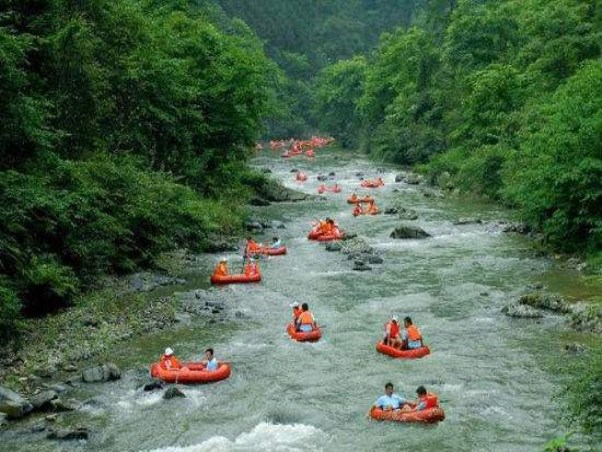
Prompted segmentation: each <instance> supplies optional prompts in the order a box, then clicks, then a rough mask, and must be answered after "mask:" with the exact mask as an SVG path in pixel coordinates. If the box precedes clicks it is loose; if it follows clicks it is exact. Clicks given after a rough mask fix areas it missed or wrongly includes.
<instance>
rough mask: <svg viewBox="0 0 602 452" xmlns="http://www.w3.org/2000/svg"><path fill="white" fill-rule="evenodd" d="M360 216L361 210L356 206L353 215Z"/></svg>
mask: <svg viewBox="0 0 602 452" xmlns="http://www.w3.org/2000/svg"><path fill="white" fill-rule="evenodd" d="M361 214H362V208H361V207H360V205H359V204H356V205H355V207H354V208H353V215H354V216H358V215H361Z"/></svg>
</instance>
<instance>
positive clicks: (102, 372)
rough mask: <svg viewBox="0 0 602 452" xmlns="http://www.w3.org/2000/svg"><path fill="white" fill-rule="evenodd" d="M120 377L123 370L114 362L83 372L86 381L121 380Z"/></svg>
mask: <svg viewBox="0 0 602 452" xmlns="http://www.w3.org/2000/svg"><path fill="white" fill-rule="evenodd" d="M120 378H121V371H120V370H119V368H118V367H117V366H116V365H115V364H112V363H107V364H103V365H102V366H96V367H90V368H89V369H86V370H84V371H83V372H82V381H83V382H84V383H101V382H103V383H104V382H107V381H112V380H119V379H120Z"/></svg>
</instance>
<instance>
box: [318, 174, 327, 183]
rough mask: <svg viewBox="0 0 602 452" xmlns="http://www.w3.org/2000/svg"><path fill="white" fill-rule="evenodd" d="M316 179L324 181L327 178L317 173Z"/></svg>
mask: <svg viewBox="0 0 602 452" xmlns="http://www.w3.org/2000/svg"><path fill="white" fill-rule="evenodd" d="M316 179H317V180H319V181H320V182H326V181H327V180H328V177H327V176H325V175H324V174H319V175H318V177H316Z"/></svg>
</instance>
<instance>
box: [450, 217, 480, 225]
mask: <svg viewBox="0 0 602 452" xmlns="http://www.w3.org/2000/svg"><path fill="white" fill-rule="evenodd" d="M452 224H454V225H456V226H464V225H467V224H483V221H482V220H480V219H478V218H458V219H457V220H455V221H453V222H452Z"/></svg>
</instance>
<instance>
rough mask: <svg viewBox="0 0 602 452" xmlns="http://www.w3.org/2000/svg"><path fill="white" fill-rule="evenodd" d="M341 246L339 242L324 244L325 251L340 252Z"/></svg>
mask: <svg viewBox="0 0 602 452" xmlns="http://www.w3.org/2000/svg"><path fill="white" fill-rule="evenodd" d="M342 248H343V245H341V244H340V243H339V242H327V243H326V251H341V249H342Z"/></svg>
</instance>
